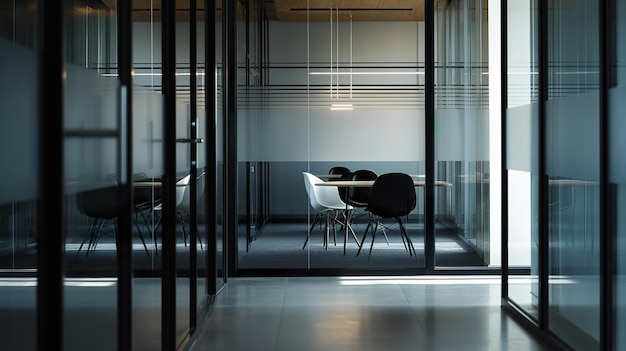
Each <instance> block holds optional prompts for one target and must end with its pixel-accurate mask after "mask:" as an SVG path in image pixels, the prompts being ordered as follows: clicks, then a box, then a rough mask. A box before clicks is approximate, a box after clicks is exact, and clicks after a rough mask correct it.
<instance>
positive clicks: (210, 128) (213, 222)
mask: <svg viewBox="0 0 626 351" xmlns="http://www.w3.org/2000/svg"><path fill="white" fill-rule="evenodd" d="M204 9H205V22H206V25H205V45H204V53H205V55H204V60H205V61H206V62H205V73H204V74H205V82H206V83H205V87H204V91H205V106H206V110H207V111H206V116H207V117H206V119H207V123H205V130H206V134H205V135H206V144H205V152H206V160H207V173H206V179H205V181H206V185H207V186H206V195H205V198H206V199H205V205H206V213H205V214H206V215H207V247H206V250H207V254H206V267H207V273H206V279H207V293H208V294H210V295H214V294H216V293H217V246H216V244H217V233H216V231H217V213H216V211H217V200H216V196H217V189H216V184H217V179H216V178H217V155H216V149H217V140H216V133H217V132H216V123H217V120H216V113H215V110H216V107H217V106H216V96H217V91H216V86H215V85H216V78H215V71H216V60H215V44H216V43H215V35H216V32H215V25H216V20H215V15H216V11H215V0H204Z"/></svg>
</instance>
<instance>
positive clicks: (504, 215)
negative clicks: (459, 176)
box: [495, 0, 509, 299]
mask: <svg viewBox="0 0 626 351" xmlns="http://www.w3.org/2000/svg"><path fill="white" fill-rule="evenodd" d="M507 28H508V27H507V0H501V1H500V53H501V54H500V55H501V56H500V65H501V66H500V67H502V69H501V70H500V71H501V72H502V74H501V75H500V87H501V90H500V103H501V106H500V135H501V136H502V144H501V148H500V150H501V153H502V154H501V155H500V162H501V165H502V166H501V167H500V169H501V171H500V174H502V184H501V187H500V193H501V194H502V196H501V199H502V200H501V201H502V203H501V206H502V208H501V211H500V214H499V215H500V218H501V221H502V222H501V223H502V226H501V230H502V236H501V237H502V243H501V250H502V266H501V267H502V268H501V272H502V285H501V289H502V295H501V297H502V298H503V299H505V298H508V297H509V285H508V284H509V283H508V281H509V231H508V228H509V217H508V216H509V215H508V213H509V208H508V203H509V200H508V199H509V197H508V196H509V194H508V179H509V178H508V172H507V163H506V140H507V135H506V109H507V106H508V98H507V93H508V79H507V72H508V49H507V47H508V46H507V45H508V44H507V43H508V41H507V35H508V32H507ZM495 215H498V214H495Z"/></svg>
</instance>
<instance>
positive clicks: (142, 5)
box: [100, 0, 488, 22]
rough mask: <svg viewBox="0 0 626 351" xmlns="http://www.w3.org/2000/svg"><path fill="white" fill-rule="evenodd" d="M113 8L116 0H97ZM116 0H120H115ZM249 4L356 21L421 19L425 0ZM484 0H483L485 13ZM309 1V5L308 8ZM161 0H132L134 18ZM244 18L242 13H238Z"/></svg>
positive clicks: (295, 18)
mask: <svg viewBox="0 0 626 351" xmlns="http://www.w3.org/2000/svg"><path fill="white" fill-rule="evenodd" d="M100 1H102V2H103V3H104V4H106V5H108V6H109V7H110V8H115V3H116V0H100ZM117 1H119V0H117ZM249 1H250V6H252V7H256V6H259V5H261V6H263V7H264V8H265V13H266V14H267V16H268V17H269V19H270V20H274V21H281V22H299V21H307V19H308V20H309V21H321V22H328V21H329V20H330V16H331V10H330V9H331V8H332V16H333V20H339V21H349V20H350V19H352V21H355V22H360V21H364V22H371V21H380V22H394V21H410V22H413V21H423V20H424V1H425V0H249ZM434 1H435V6H437V8H438V9H440V10H441V9H445V8H446V7H447V6H449V5H450V4H451V3H454V2H455V0H434ZM487 1H488V0H482V7H483V11H484V15H486V14H487ZM196 2H197V8H198V20H200V21H202V20H203V18H204V3H205V1H204V0H197V1H196ZM245 4H246V0H238V2H237V6H238V8H239V11H238V12H239V13H240V14H243V13H244V11H243V9H244V6H245ZM307 5H308V9H307ZM215 6H216V9H217V19H218V20H220V19H221V15H222V0H215ZM176 8H177V11H176V21H179V22H184V21H188V17H189V0H176ZM160 10H161V0H133V20H134V21H136V22H148V21H150V20H153V21H160V20H161V18H160V17H161V11H160ZM240 17H241V19H243V15H241V16H240Z"/></svg>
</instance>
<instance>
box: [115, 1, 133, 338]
mask: <svg viewBox="0 0 626 351" xmlns="http://www.w3.org/2000/svg"><path fill="white" fill-rule="evenodd" d="M117 32H118V33H121V34H123V35H118V36H117V38H118V43H117V46H118V50H117V52H118V62H119V63H118V79H119V81H120V86H121V89H120V90H121V91H120V99H121V100H122V101H123V102H124V103H122V101H120V112H119V113H120V116H119V117H120V119H119V121H120V122H119V128H120V129H123V130H125V132H124V133H120V134H119V138H120V140H119V141H118V145H120V148H119V152H120V154H119V156H120V158H121V159H120V160H119V162H120V170H119V172H120V176H121V178H122V180H123V181H121V182H120V186H119V188H118V191H119V193H120V194H121V196H120V197H119V201H120V203H119V205H120V206H119V213H118V231H119V232H118V235H116V237H115V238H116V241H117V267H118V286H117V333H118V337H117V345H118V350H131V349H132V320H133V319H132V297H133V294H132V280H133V250H132V224H133V222H132V211H133V191H132V179H133V178H132V172H133V170H132V167H133V158H132V156H133V153H132V147H131V145H133V141H132V135H133V133H132V131H133V130H132V120H133V119H132V110H133V108H132V95H133V94H132V86H133V83H132V69H133V67H132V3H130V2H120V3H119V4H118V6H117ZM122 145H124V147H122ZM122 153H124V155H122ZM122 163H123V164H122Z"/></svg>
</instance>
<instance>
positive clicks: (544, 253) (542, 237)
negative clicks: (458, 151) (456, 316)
mask: <svg viewBox="0 0 626 351" xmlns="http://www.w3.org/2000/svg"><path fill="white" fill-rule="evenodd" d="M538 6H539V9H538V17H539V74H538V84H539V128H538V129H539V133H538V134H539V249H538V251H539V328H540V329H542V330H547V329H548V278H549V274H550V270H549V248H550V245H549V244H550V243H549V237H550V231H549V230H550V228H549V225H548V221H549V220H550V214H549V212H548V200H549V199H548V191H549V190H550V189H549V184H548V175H547V174H546V152H547V148H546V102H547V100H548V2H547V1H539V2H538Z"/></svg>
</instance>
